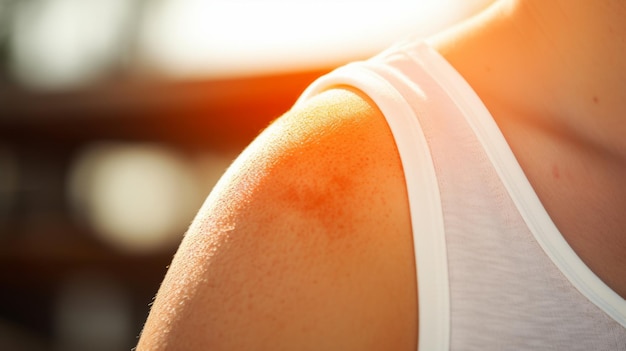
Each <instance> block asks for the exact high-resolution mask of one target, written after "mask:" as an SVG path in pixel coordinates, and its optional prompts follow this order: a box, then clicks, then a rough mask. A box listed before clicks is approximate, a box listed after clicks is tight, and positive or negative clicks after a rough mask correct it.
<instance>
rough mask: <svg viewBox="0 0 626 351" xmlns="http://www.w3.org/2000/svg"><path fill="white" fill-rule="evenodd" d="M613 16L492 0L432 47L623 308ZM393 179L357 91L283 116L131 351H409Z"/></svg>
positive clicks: (222, 192)
mask: <svg viewBox="0 0 626 351" xmlns="http://www.w3.org/2000/svg"><path fill="white" fill-rule="evenodd" d="M624 14H626V3H624V2H620V1H609V0H606V1H583V0H572V1H569V0H568V1H559V0H551V1H545V0H528V1H514V0H503V1H499V2H497V3H496V4H495V5H494V6H493V7H491V8H490V9H488V10H487V11H485V12H483V13H482V14H480V15H479V16H477V17H476V18H474V19H472V20H470V21H467V22H465V23H463V24H461V25H460V26H458V27H455V28H453V29H451V30H450V31H446V32H444V33H442V34H441V35H438V36H435V37H433V38H431V39H429V42H430V43H431V45H432V46H433V47H434V48H435V49H437V50H438V51H439V52H440V53H441V54H442V55H443V56H444V57H445V58H446V59H447V60H448V61H449V62H450V63H451V64H452V65H453V66H454V67H455V68H456V69H457V70H458V71H459V73H460V74H462V75H463V76H464V77H465V79H466V80H467V81H468V83H470V85H471V86H472V87H473V88H474V90H475V91H476V92H477V94H478V95H479V96H480V97H481V99H482V100H483V102H484V103H485V105H486V106H487V108H488V109H489V111H490V112H491V114H492V115H493V118H494V120H495V121H496V123H497V124H498V126H499V127H500V129H501V131H502V133H503V135H504V137H505V138H506V140H507V142H508V143H509V145H510V146H511V149H512V150H513V152H514V154H515V156H516V157H517V159H518V161H519V163H520V165H521V166H522V168H523V170H524V172H525V173H526V175H527V177H528V179H529V181H530V182H531V184H532V185H533V187H534V189H535V191H536V193H537V195H538V196H539V198H540V199H541V201H542V203H543V205H544V206H545V208H546V210H547V211H548V213H549V214H550V216H551V217H552V219H553V221H554V222H555V224H556V225H557V227H558V228H559V230H560V232H561V233H562V235H563V236H564V238H565V239H566V240H567V241H568V243H569V244H570V245H571V246H572V248H573V249H574V251H575V252H576V253H577V254H578V255H579V256H580V257H581V259H582V260H583V261H584V262H585V263H586V264H587V265H588V266H589V267H590V268H591V269H592V271H594V272H595V273H596V274H597V275H598V276H599V277H600V278H601V279H602V280H603V281H604V282H605V283H606V284H607V285H608V286H610V287H611V288H612V289H613V290H615V291H616V292H617V293H618V294H619V295H621V296H622V297H626V274H625V272H626V254H625V253H626V236H625V235H624V233H626V216H624V215H623V214H624V209H626V184H625V179H626V138H624V135H626V123H624V121H623V119H624V116H626V86H625V85H626V60H625V59H624V58H625V55H626V40H624V39H625V38H626V21H623V17H624ZM404 182H405V181H404V175H403V173H402V169H401V164H400V160H399V157H398V155H397V150H396V148H395V144H394V142H393V138H392V136H391V134H390V132H389V129H388V127H387V125H386V122H385V120H384V117H383V116H382V115H381V114H380V111H379V110H378V109H377V108H376V106H375V105H374V104H373V103H372V102H371V101H370V100H369V99H368V98H367V97H365V96H363V95H362V94H360V93H359V92H357V91H354V90H350V89H345V88H337V89H333V90H330V91H328V92H325V93H322V94H321V95H319V96H318V97H316V98H314V99H313V100H311V101H309V102H308V103H307V104H305V105H303V106H300V107H298V108H297V109H294V110H292V111H289V112H288V113H287V114H285V116H283V117H281V118H280V119H279V120H278V121H277V122H276V123H274V124H273V125H272V126H271V127H269V128H268V129H267V130H266V131H264V132H263V133H262V134H261V135H260V136H259V138H258V139H257V140H256V141H255V142H254V143H253V144H252V145H251V146H250V147H249V148H248V149H247V150H246V151H245V152H244V153H243V154H242V155H241V156H240V157H239V158H238V160H237V161H236V162H235V164H234V165H233V166H232V167H231V168H230V169H229V170H228V172H227V173H226V174H225V176H224V177H223V178H222V180H221V181H220V183H219V184H218V186H216V188H215V190H214V191H213V192H212V194H211V195H210V196H209V198H208V199H207V201H206V203H205V205H204V206H203V208H202V209H201V210H200V212H199V213H198V216H197V217H196V219H195V220H194V222H193V224H192V226H191V227H190V229H189V232H188V233H187V235H186V236H185V239H184V240H183V242H182V244H181V246H180V248H179V250H178V252H177V254H176V256H175V258H174V260H173V262H172V265H171V267H170V269H169V271H168V273H167V275H166V277H165V280H164V282H163V284H162V286H161V288H160V290H159V292H158V294H157V297H156V300H155V303H154V305H153V308H152V311H151V313H150V316H149V318H148V320H147V322H146V326H145V328H144V331H143V333H142V335H141V338H140V341H139V350H174V349H181V350H205V349H210V350H249V349H254V350H265V349H271V350H280V349H290V350H291V349H297V350H313V349H323V350H335V349H336V350H357V349H358V350H415V349H416V345H417V340H418V335H417V330H418V329H417V327H418V318H417V310H418V306H417V302H418V296H417V292H416V291H417V282H416V277H415V263H414V257H413V246H412V245H413V243H412V233H411V224H410V219H409V210H408V202H407V197H406V187H405V183H404ZM419 323H428V321H427V320H426V321H419Z"/></svg>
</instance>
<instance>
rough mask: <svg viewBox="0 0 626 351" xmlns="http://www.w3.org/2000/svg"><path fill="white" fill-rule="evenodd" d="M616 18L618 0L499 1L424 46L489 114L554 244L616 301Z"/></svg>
mask: <svg viewBox="0 0 626 351" xmlns="http://www.w3.org/2000/svg"><path fill="white" fill-rule="evenodd" d="M625 14H626V3H625V2H623V1H611V0H602V1H584V0H572V1H559V0H551V1H541V0H522V1H515V0H510V1H500V2H498V3H496V4H495V5H494V6H493V7H492V8H490V9H489V10H488V11H485V12H484V13H483V14H481V15H479V16H478V17H476V18H474V19H472V20H470V21H468V22H466V23H463V24H461V25H460V26H459V27H457V28H455V29H453V30H451V31H448V32H444V33H442V34H441V35H439V36H437V37H435V38H433V39H432V44H433V45H434V46H435V47H436V48H437V50H438V51H439V52H440V53H442V54H443V55H444V56H445V57H446V59H447V60H448V61H449V62H450V63H451V64H452V65H453V66H454V67H455V68H456V69H457V70H458V71H459V72H460V73H461V74H462V75H463V76H464V77H465V79H466V80H467V81H468V82H469V83H470V85H471V86H472V87H473V88H474V90H475V91H476V92H477V93H478V95H479V96H480V97H481V99H482V100H483V102H484V103H485V105H486V106H487V108H488V109H489V111H490V112H491V114H492V115H493V117H494V119H495V121H496V123H497V124H498V126H499V127H500V129H501V131H502V133H503V135H504V137H505V138H506V139H507V141H508V143H509V145H510V146H511V149H512V150H513V152H514V154H515V156H516V157H517V159H518V161H519V163H520V165H521V166H522V168H523V169H524V172H525V173H526V176H527V177H528V179H529V180H530V182H531V184H532V185H533V187H534V189H535V191H536V193H537V195H538V196H539V198H540V199H541V201H542V203H543V205H544V207H545V208H546V210H547V211H548V213H549V214H550V216H551V218H552V220H553V221H554V223H555V224H556V225H557V227H558V228H559V230H560V232H561V234H562V235H563V237H564V238H565V239H566V240H567V241H568V243H569V244H570V246H572V248H573V249H574V251H575V252H576V253H577V254H578V256H580V258H581V259H582V260H583V261H584V262H585V263H586V264H587V265H588V266H589V268H591V270H592V271H593V272H594V273H596V275H598V276H599V277H600V278H601V279H602V280H603V281H604V282H605V283H607V285H608V286H609V287H611V288H612V289H613V290H615V292H617V293H618V294H619V295H621V296H622V297H624V298H626V274H625V273H624V272H626V235H624V233H626V216H624V209H626V186H625V185H626V184H625V181H624V180H625V179H626V138H625V137H624V136H625V135H626V121H624V116H626V60H625V59H624V58H625V57H626V40H625V39H626V21H624V20H623V18H624V15H625ZM510 82H515V84H510Z"/></svg>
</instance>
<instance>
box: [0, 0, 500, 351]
mask: <svg viewBox="0 0 626 351" xmlns="http://www.w3.org/2000/svg"><path fill="white" fill-rule="evenodd" d="M489 2H490V0H413V1H398V0H381V1H367V0H351V1H349V0H343V1H341V0H337V1H331V0H291V1H279V0H247V1H246V0H0V350H103V351H104V350H129V349H131V348H132V347H133V346H134V345H135V343H136V340H137V339H136V338H137V335H138V334H139V332H140V331H141V327H142V324H143V322H144V320H145V318H146V316H147V314H148V311H149V304H150V302H151V300H152V298H153V296H154V294H155V293H156V291H157V289H158V286H159V283H160V281H161V279H162V278H163V275H164V274H165V271H166V267H167V265H168V263H169V261H170V260H171V258H172V255H173V253H174V252H175V250H176V246H177V244H178V242H179V241H180V239H181V238H182V236H183V234H184V232H185V230H186V227H187V226H188V224H189V222H190V221H191V219H192V218H193V216H194V215H195V212H196V210H197V209H198V208H199V207H200V205H201V204H202V201H203V200H204V198H205V197H206V196H207V194H208V193H209V192H210V190H211V188H212V187H213V185H214V184H215V182H216V181H217V179H218V178H219V176H220V175H221V174H222V172H224V170H225V169H226V167H228V165H229V164H230V162H231V161H232V160H233V158H234V157H235V156H236V155H237V154H238V153H239V152H240V151H241V150H242V149H243V148H244V147H245V145H247V144H248V143H249V142H250V141H251V140H252V139H253V138H254V137H255V135H257V134H258V132H259V131H260V130H261V129H262V128H264V127H265V126H266V125H267V124H268V123H269V122H270V121H271V120H272V119H274V118H276V117H278V116H279V115H280V114H281V113H282V112H284V111H285V110H287V109H288V108H289V107H290V106H291V104H292V103H293V102H294V101H295V99H296V98H297V97H298V95H299V94H300V93H301V92H302V90H303V89H304V88H305V87H306V86H307V85H308V84H309V83H310V82H312V81H313V80H314V79H315V78H316V77H318V76H320V75H322V74H323V73H325V72H328V71H329V70H331V69H332V68H334V67H337V66H339V65H341V64H344V63H346V62H348V61H351V60H358V59H365V58H367V57H369V56H371V55H373V54H375V53H377V52H378V51H380V50H382V49H384V48H385V47H387V46H389V45H391V44H392V43H394V42H396V41H399V40H403V39H405V38H406V37H408V36H426V35H429V34H432V33H433V32H436V31H438V30H441V29H442V28H445V27H447V26H449V25H451V24H453V23H454V22H456V21H459V20H460V19H462V18H465V17H467V16H469V15H470V14H472V13H474V12H476V11H478V10H480V9H482V8H484V7H485V6H486V5H487V4H488V3H489Z"/></svg>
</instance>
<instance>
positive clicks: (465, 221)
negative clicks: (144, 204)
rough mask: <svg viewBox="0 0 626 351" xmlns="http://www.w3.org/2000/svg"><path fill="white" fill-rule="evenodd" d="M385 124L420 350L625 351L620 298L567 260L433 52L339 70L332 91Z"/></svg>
mask: <svg viewBox="0 0 626 351" xmlns="http://www.w3.org/2000/svg"><path fill="white" fill-rule="evenodd" d="M340 85H343V86H346V85H347V86H352V87H354V88H357V89H359V90H361V91H363V92H364V93H365V94H366V95H368V96H369V97H370V98H371V99H372V100H373V101H374V102H375V103H376V104H377V105H378V107H379V109H380V110H381V111H382V112H383V114H384V115H385V118H386V119H387V122H388V124H389V126H390V128H391V131H392V133H393V135H394V138H395V142H396V145H397V148H398V150H399V153H400V158H401V160H402V164H403V167H404V173H405V178H406V186H407V190H408V197H409V203H410V208H411V220H412V226H413V238H414V243H415V257H416V263H417V277H418V294H419V345H418V349H419V350H420V351H424V350H426V351H438V350H480V351H489V350H585V351H588V350H626V300H624V299H623V298H621V297H620V296H619V295H617V293H615V292H614V291H613V290H611V289H610V288H609V287H608V286H607V285H606V284H604V283H603V282H602V281H601V280H600V279H599V278H598V277H597V276H596V275H595V274H594V273H593V272H592V271H591V270H590V269H589V268H588V267H587V266H586V265H585V264H584V263H583V262H582V261H581V259H580V258H579V257H578V256H577V255H576V254H575V253H574V251H573V250H572V249H571V247H570V246H569V245H568V244H567V242H566V241H565V240H564V238H563V236H562V235H561V234H560V233H559V231H558V229H557V228H556V226H555V225H554V223H553V222H552V220H551V219H550V217H549V216H548V214H547V212H546V210H545V209H544V207H543V206H542V204H541V202H540V201H539V199H538V197H537V195H536V194H535V192H534V190H533V188H532V187H531V185H530V183H529V182H528V180H527V178H526V176H525V175H524V172H523V171H522V169H521V167H520V166H519V164H518V163H517V161H516V159H515V157H514V155H513V153H512V152H511V149H510V148H509V146H508V144H507V143H506V141H505V139H504V137H503V136H502V134H501V132H500V130H499V129H498V127H497V125H496V124H495V122H494V120H493V119H492V117H491V115H490V114H489V112H488V111H487V109H486V108H485V106H484V105H483V104H482V102H481V101H480V99H479V98H478V96H477V95H476V94H475V92H474V91H473V90H472V89H471V87H470V86H469V85H468V84H467V82H465V80H464V79H463V78H462V77H461V75H460V74H459V73H458V72H456V71H455V70H454V68H453V67H452V66H451V65H449V64H448V62H447V61H445V60H444V58H443V57H441V56H440V55H439V54H438V53H437V52H436V51H435V50H433V49H432V48H430V47H429V46H427V45H426V44H424V43H421V42H412V43H405V44H403V45H399V46H397V47H394V48H392V49H390V50H387V51H385V52H383V53H382V54H380V55H378V56H376V57H374V58H372V59H370V60H368V61H364V62H355V63H352V64H349V65H347V66H344V67H341V68H339V69H337V70H335V71H334V72H332V73H330V74H329V75H327V76H324V77H322V78H321V79H319V80H318V81H316V82H315V83H314V84H313V85H311V86H310V87H309V88H308V90H307V91H306V92H305V93H304V95H303V96H302V98H301V99H300V101H299V102H301V101H303V100H305V99H307V98H308V97H310V96H311V95H314V94H316V93H318V92H320V91H322V90H326V89H328V88H330V87H333V86H340Z"/></svg>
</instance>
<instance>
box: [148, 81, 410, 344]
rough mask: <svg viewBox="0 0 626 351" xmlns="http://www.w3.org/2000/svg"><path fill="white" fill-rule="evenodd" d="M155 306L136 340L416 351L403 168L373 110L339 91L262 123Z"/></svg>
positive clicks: (381, 119)
mask: <svg viewBox="0 0 626 351" xmlns="http://www.w3.org/2000/svg"><path fill="white" fill-rule="evenodd" d="M154 306H155V308H154V310H153V311H152V312H151V316H150V318H149V319H148V322H147V324H146V328H145V333H147V335H146V337H142V341H140V344H139V345H140V348H139V350H142V349H143V348H142V347H145V349H146V350H148V349H149V350H161V349H168V347H166V346H163V345H166V344H167V343H169V345H170V347H172V348H175V349H185V350H195V349H198V350H200V349H201V350H204V349H214V350H249V349H255V350H276V349H281V347H284V348H285V349H298V350H308V349H311V350H313V349H315V350H320V349H323V350H381V349H393V350H415V348H416V345H417V335H416V334H417V296H416V281H415V263H414V257H413V250H412V236H411V227H410V218H409V212H408V206H407V199H406V188H405V185H404V175H403V173H402V168H401V164H400V161H399V157H398V155H397V150H396V149H395V145H394V143H393V139H392V137H391V134H390V131H389V130H388V127H387V125H386V122H385V120H384V117H382V116H381V115H380V114H379V112H378V111H377V109H376V108H375V106H374V105H373V104H372V103H371V102H370V101H368V100H366V99H364V98H360V97H358V95H357V93H356V92H353V91H348V90H344V89H336V90H332V91H328V92H325V93H322V94H321V95H320V96H319V97H317V98H314V99H312V100H311V101H310V103H308V104H307V106H306V107H305V108H304V109H303V110H298V111H291V112H290V113H288V114H287V115H285V116H284V117H282V118H280V119H279V120H277V121H276V122H275V123H273V124H272V125H271V126H270V127H269V128H268V129H267V130H265V131H264V132H263V133H262V135H261V136H260V137H259V138H258V139H257V140H256V141H255V142H254V143H253V144H252V145H251V146H250V147H249V148H248V149H247V150H246V151H245V152H244V153H243V154H242V156H240V158H239V159H238V160H237V161H236V162H235V163H234V164H233V166H232V167H231V169H229V171H228V172H227V173H226V174H225V176H224V177H223V178H222V180H221V181H220V183H219V184H218V185H217V186H216V189H215V190H214V191H213V193H212V194H211V196H210V197H209V199H208V200H207V202H206V204H205V205H204V207H203V209H202V210H201V211H200V212H199V214H198V216H197V219H196V220H195V221H194V223H193V224H192V226H191V228H190V230H189V232H188V234H187V236H186V238H185V240H184V241H183V243H182V244H181V248H180V249H179V252H178V253H177V255H176V258H175V259H174V261H173V263H172V267H171V268H170V271H169V273H168V275H167V277H166V278H165V280H164V283H163V285H162V288H161V290H160V291H159V294H158V295H157V300H156V301H155V305H154ZM166 341H167V342H166ZM173 345H176V346H175V347H174V346H173ZM281 345H282V346H281Z"/></svg>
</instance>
